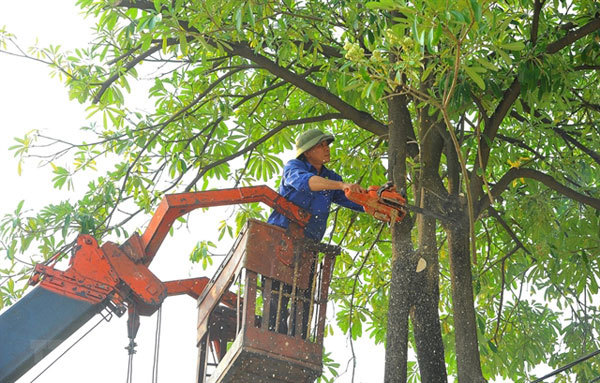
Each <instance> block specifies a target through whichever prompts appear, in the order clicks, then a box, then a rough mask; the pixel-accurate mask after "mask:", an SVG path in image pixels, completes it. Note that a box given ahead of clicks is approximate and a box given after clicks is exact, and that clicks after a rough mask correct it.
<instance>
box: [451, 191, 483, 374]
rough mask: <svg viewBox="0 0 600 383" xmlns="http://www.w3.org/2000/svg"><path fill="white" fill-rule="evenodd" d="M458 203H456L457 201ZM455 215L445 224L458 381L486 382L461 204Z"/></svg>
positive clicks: (465, 225)
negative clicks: (480, 351) (454, 220)
mask: <svg viewBox="0 0 600 383" xmlns="http://www.w3.org/2000/svg"><path fill="white" fill-rule="evenodd" d="M457 203H459V202H457ZM460 205H461V208H460V209H458V210H459V213H457V214H456V216H457V217H460V220H459V222H458V223H456V224H453V225H448V227H447V228H446V232H447V235H448V254H449V258H450V279H451V282H452V302H453V310H454V331H455V334H454V336H455V338H454V339H455V340H454V342H455V346H456V361H457V368H458V381H459V382H460V383H472V382H475V383H478V382H485V379H484V378H483V374H482V372H481V362H480V356H479V343H478V341H477V323H476V318H475V304H474V300H473V279H472V276H471V257H470V251H469V222H468V216H467V214H466V207H465V206H464V205H465V204H464V203H460Z"/></svg>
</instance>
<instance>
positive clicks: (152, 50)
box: [92, 40, 175, 104]
mask: <svg viewBox="0 0 600 383" xmlns="http://www.w3.org/2000/svg"><path fill="white" fill-rule="evenodd" d="M174 41H175V40H173V41H171V44H169V45H173V44H174ZM167 44H168V43H167ZM161 48H162V44H156V45H155V46H153V47H152V48H150V49H148V50H147V51H146V52H144V53H142V54H141V55H139V56H137V57H136V58H134V59H133V60H131V61H129V62H128V63H127V64H126V65H125V67H124V70H119V71H118V72H117V73H115V74H113V75H112V76H110V77H109V78H108V79H106V80H105V81H104V82H103V83H102V86H101V87H100V89H99V90H98V92H97V93H96V95H95V96H94V99H93V100H92V103H93V104H97V103H98V102H100V98H102V95H103V94H104V92H106V90H107V89H108V88H110V86H111V85H112V84H113V83H114V82H115V81H117V80H118V79H119V78H120V77H121V76H123V75H124V74H125V73H127V72H129V71H130V70H131V68H133V67H134V66H136V65H137V64H139V63H140V62H141V61H142V60H144V59H145V58H146V57H148V56H150V55H152V54H154V53H156V52H158V51H159V50H160V49H161Z"/></svg>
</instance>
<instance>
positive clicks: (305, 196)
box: [268, 129, 366, 242]
mask: <svg viewBox="0 0 600 383" xmlns="http://www.w3.org/2000/svg"><path fill="white" fill-rule="evenodd" d="M333 141H334V137H333V136H332V135H331V134H326V133H324V132H322V131H320V130H319V129H311V130H309V131H306V132H304V133H302V134H301V135H300V136H298V139H297V140H296V158H295V159H293V160H290V161H289V162H288V163H287V164H286V165H285V167H284V168H283V177H282V178H281V185H280V187H279V194H281V195H282V196H284V197H285V198H287V199H288V200H290V201H292V202H294V203H295V204H296V205H298V206H300V207H302V208H303V209H306V210H307V211H308V212H310V214H311V215H312V217H311V219H310V221H309V222H308V224H307V225H306V227H305V229H304V233H305V235H306V236H307V237H308V238H310V239H313V240H315V241H317V242H320V241H321V239H322V238H323V235H324V234H325V229H326V227H327V218H328V217H329V209H330V207H331V204H332V203H336V204H338V205H341V206H344V207H347V208H349V209H352V210H356V211H360V212H363V211H364V209H363V207H362V206H361V205H359V204H357V203H354V202H352V201H350V200H349V199H348V198H346V196H345V194H344V190H345V189H350V190H351V191H353V192H359V193H365V192H366V190H365V189H363V188H362V187H361V186H360V185H358V184H350V183H345V182H343V180H342V177H341V176H340V175H339V174H337V173H335V172H334V171H332V170H330V169H328V168H326V167H325V164H326V163H328V162H329V161H330V160H331V153H330V149H329V145H330V144H331V143H332V142H333ZM268 222H269V223H270V224H272V225H276V226H280V227H284V228H287V227H288V225H289V221H288V219H287V218H286V217H284V216H283V215H282V214H280V213H278V212H276V211H273V213H272V214H271V216H270V217H269V220H268Z"/></svg>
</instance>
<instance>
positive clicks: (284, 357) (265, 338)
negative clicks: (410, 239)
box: [197, 220, 339, 383]
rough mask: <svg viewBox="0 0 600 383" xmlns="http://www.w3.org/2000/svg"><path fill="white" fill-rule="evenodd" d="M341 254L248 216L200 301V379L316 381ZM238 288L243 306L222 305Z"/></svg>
mask: <svg viewBox="0 0 600 383" xmlns="http://www.w3.org/2000/svg"><path fill="white" fill-rule="evenodd" d="M337 254H339V248H338V247H335V246H328V245H323V244H315V243H312V242H309V241H307V240H305V239H303V238H302V239H293V238H290V237H289V235H288V232H287V231H286V230H285V229H282V228H280V227H276V226H272V225H269V224H267V223H264V222H260V221H255V220H250V221H249V222H248V223H247V225H246V226H245V228H244V229H243V230H242V232H240V235H239V236H238V238H237V239H236V242H235V243H234V246H233V248H232V249H231V251H230V253H229V254H228V255H227V257H226V258H225V260H224V261H223V264H222V265H221V267H220V268H219V270H218V271H217V273H216V274H215V276H214V277H213V279H212V280H211V281H210V282H209V284H208V285H207V287H206V289H205V291H204V294H203V295H202V296H200V298H199V299H198V337H197V342H198V348H199V355H198V375H197V381H198V382H199V383H228V382H257V383H263V382H264V383H282V382H297V383H304V382H307V383H309V382H314V380H315V379H316V378H317V377H319V376H320V375H321V370H322V354H323V332H324V327H325V315H326V306H327V294H328V290H329V283H330V280H331V272H332V270H333V265H334V262H335V256H336V255H337ZM232 293H234V294H236V295H237V297H238V300H237V302H238V303H237V308H228V307H226V306H224V305H223V304H220V303H219V302H220V300H221V298H222V297H223V296H224V295H225V294H230V295H231V294H232Z"/></svg>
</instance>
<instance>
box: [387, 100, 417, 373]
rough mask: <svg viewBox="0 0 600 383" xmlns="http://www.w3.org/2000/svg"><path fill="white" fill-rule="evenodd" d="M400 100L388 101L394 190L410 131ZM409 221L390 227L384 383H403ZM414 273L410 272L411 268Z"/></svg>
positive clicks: (400, 182)
mask: <svg viewBox="0 0 600 383" xmlns="http://www.w3.org/2000/svg"><path fill="white" fill-rule="evenodd" d="M406 104H407V100H406V98H405V97H403V96H395V97H391V98H390V99H389V100H388V119H389V126H388V128H389V178H390V180H392V181H393V182H394V184H395V185H396V186H397V187H398V188H403V187H405V186H406V155H407V151H406V146H407V145H406V138H407V135H408V131H409V130H412V123H411V118H410V112H409V111H408V108H407V106H406ZM411 229H412V221H411V220H410V218H408V217H407V219H404V220H403V221H402V222H400V223H398V224H394V225H392V278H391V282H390V296H389V306H388V322H387V338H386V350H385V372H384V382H385V383H406V378H407V376H406V375H407V374H406V368H407V358H408V317H409V310H410V306H411V299H410V298H411V295H412V294H411V285H412V283H411V278H410V276H411V272H410V271H411V268H412V267H411V265H415V266H416V262H415V260H414V258H415V254H414V248H413V243H412V239H411V235H410V232H411ZM412 269H413V270H414V268H412Z"/></svg>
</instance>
